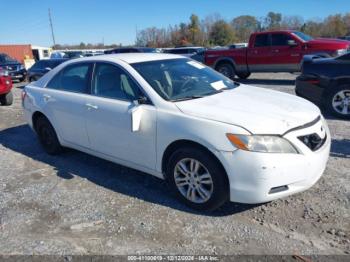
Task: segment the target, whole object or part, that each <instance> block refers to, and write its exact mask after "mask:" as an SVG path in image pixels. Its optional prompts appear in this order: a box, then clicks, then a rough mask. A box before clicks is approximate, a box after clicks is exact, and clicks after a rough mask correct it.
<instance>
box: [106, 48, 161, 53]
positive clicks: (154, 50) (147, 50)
mask: <svg viewBox="0 0 350 262" xmlns="http://www.w3.org/2000/svg"><path fill="white" fill-rule="evenodd" d="M104 53H105V54H120V53H161V49H159V48H151V47H121V48H114V49H109V50H105V51H104Z"/></svg>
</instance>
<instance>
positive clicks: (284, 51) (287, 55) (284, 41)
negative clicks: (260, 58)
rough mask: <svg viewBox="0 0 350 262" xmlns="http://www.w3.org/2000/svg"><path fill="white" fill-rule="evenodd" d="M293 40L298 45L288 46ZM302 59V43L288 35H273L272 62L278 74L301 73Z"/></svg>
mask: <svg viewBox="0 0 350 262" xmlns="http://www.w3.org/2000/svg"><path fill="white" fill-rule="evenodd" d="M289 40H293V41H294V42H295V43H296V45H295V46H292V45H289V44H288V41H289ZM301 59H302V49H301V43H300V42H299V41H298V40H296V39H294V38H292V36H290V35H289V34H286V33H272V34H271V61H272V63H273V64H274V66H275V69H276V72H296V71H299V70H300V68H299V66H300V61H301Z"/></svg>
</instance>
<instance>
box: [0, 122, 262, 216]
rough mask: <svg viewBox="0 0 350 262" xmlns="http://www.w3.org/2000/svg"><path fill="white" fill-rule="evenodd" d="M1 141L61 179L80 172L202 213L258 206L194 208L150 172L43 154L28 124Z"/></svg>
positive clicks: (3, 134) (79, 156)
mask: <svg viewBox="0 0 350 262" xmlns="http://www.w3.org/2000/svg"><path fill="white" fill-rule="evenodd" d="M0 144H1V145H3V146H4V147H5V148H8V149H10V150H12V151H15V152H17V153H20V154H23V155H25V156H27V157H30V158H32V159H34V160H36V161H40V162H43V163H45V164H48V165H50V166H52V167H54V169H55V170H56V174H57V176H59V177H60V178H62V179H68V180H69V179H73V178H74V176H79V177H81V178H85V179H88V180H89V181H91V182H93V183H95V184H96V185H98V186H102V187H104V188H107V189H109V190H111V191H114V192H118V193H121V194H124V195H128V196H131V197H135V198H138V199H142V200H144V201H147V202H151V203H154V204H158V205H163V206H167V207H169V208H173V209H177V210H180V211H183V212H188V213H193V214H198V215H205V216H229V215H233V214H238V213H240V212H244V211H246V210H249V209H252V208H255V207H257V206H259V205H248V204H239V203H232V202H228V203H226V204H225V205H224V206H222V207H221V208H219V209H218V210H216V211H213V212H197V211H194V210H192V209H190V208H188V207H187V206H185V205H183V204H182V203H180V202H179V201H178V200H176V199H175V197H174V196H173V195H172V194H169V191H170V190H169V188H168V186H167V184H166V183H165V181H163V180H161V179H158V178H156V177H154V176H152V175H147V174H145V173H142V172H139V171H137V170H134V169H130V168H127V167H124V166H121V165H118V164H115V163H112V162H109V161H106V160H103V159H100V158H97V157H94V156H91V155H88V154H85V153H82V152H78V151H75V150H70V149H69V150H68V149H67V150H65V152H64V153H63V154H61V155H59V156H50V155H48V154H46V153H45V152H44V151H43V149H42V148H41V146H40V145H39V142H38V140H37V138H36V136H35V134H34V132H33V131H32V130H31V129H30V128H29V126H27V125H20V126H16V127H11V128H8V129H5V130H2V131H0Z"/></svg>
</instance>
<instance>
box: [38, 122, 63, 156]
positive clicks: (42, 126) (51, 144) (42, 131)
mask: <svg viewBox="0 0 350 262" xmlns="http://www.w3.org/2000/svg"><path fill="white" fill-rule="evenodd" d="M35 130H36V132H37V134H38V137H39V141H40V144H41V145H42V147H43V148H44V150H45V152H46V153H48V154H49V155H57V154H59V153H61V152H62V146H61V144H60V142H59V141H58V138H57V134H56V131H55V129H54V128H53V126H52V125H51V123H50V121H49V120H47V118H45V117H40V118H39V119H37V121H36V123H35Z"/></svg>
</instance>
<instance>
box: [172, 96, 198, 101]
mask: <svg viewBox="0 0 350 262" xmlns="http://www.w3.org/2000/svg"><path fill="white" fill-rule="evenodd" d="M202 97H204V96H199V95H193V96H184V97H180V98H177V99H171V100H170V101H172V102H179V101H185V100H191V99H197V98H202Z"/></svg>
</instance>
